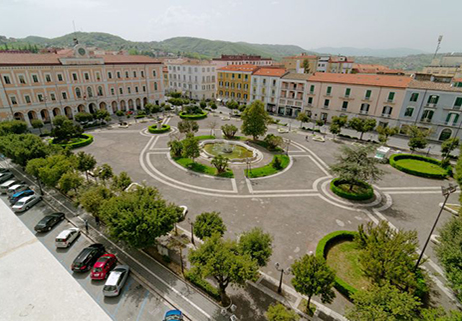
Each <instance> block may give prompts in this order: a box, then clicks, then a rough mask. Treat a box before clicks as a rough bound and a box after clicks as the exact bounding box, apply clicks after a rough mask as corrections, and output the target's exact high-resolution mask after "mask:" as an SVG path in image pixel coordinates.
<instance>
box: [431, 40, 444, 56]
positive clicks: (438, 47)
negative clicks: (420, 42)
mask: <svg viewBox="0 0 462 321" xmlns="http://www.w3.org/2000/svg"><path fill="white" fill-rule="evenodd" d="M441 40H443V35H439V36H438V44H437V45H436V50H435V54H434V55H433V59H435V57H436V54H437V53H438V50H440V44H441Z"/></svg>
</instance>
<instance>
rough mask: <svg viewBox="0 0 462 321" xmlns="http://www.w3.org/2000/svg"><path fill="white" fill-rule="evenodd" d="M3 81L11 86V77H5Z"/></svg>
mask: <svg viewBox="0 0 462 321" xmlns="http://www.w3.org/2000/svg"><path fill="white" fill-rule="evenodd" d="M19 77H21V76H19ZM3 80H4V81H5V84H7V85H9V84H11V80H10V76H3Z"/></svg>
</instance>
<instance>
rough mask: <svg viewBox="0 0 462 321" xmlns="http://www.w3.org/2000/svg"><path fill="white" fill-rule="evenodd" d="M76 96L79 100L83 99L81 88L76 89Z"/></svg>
mask: <svg viewBox="0 0 462 321" xmlns="http://www.w3.org/2000/svg"><path fill="white" fill-rule="evenodd" d="M75 95H76V96H77V98H81V97H82V92H81V91H80V88H75Z"/></svg>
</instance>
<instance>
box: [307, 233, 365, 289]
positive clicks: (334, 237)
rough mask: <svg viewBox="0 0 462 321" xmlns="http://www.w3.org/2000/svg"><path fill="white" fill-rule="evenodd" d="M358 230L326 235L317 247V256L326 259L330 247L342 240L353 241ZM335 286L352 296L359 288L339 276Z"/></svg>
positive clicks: (336, 278)
mask: <svg viewBox="0 0 462 321" xmlns="http://www.w3.org/2000/svg"><path fill="white" fill-rule="evenodd" d="M357 234H358V232H353V231H336V232H332V233H329V234H327V235H326V236H324V237H323V238H322V239H321V240H320V241H319V243H318V246H317V247H316V256H317V257H319V258H323V259H326V258H327V253H328V252H329V249H330V248H331V247H332V246H333V245H335V244H336V243H338V242H340V241H353V239H354V238H355V236H356V235H357ZM334 287H335V288H336V289H337V290H338V291H339V292H340V293H342V294H343V295H345V296H346V297H348V298H350V297H351V295H352V294H354V293H355V292H357V291H358V290H357V289H356V288H354V287H353V286H351V285H349V284H348V283H346V282H345V281H343V280H342V279H341V278H339V277H337V276H336V277H335V284H334Z"/></svg>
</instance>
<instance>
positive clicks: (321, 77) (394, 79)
mask: <svg viewBox="0 0 462 321" xmlns="http://www.w3.org/2000/svg"><path fill="white" fill-rule="evenodd" d="M411 80H412V78H411V77H407V76H391V75H383V76H382V75H368V74H336V73H322V72H317V73H314V74H313V75H311V76H310V77H309V80H308V81H310V82H311V81H312V82H327V83H338V84H349V85H365V86H377V87H395V88H406V87H407V86H408V85H409V83H410V82H411Z"/></svg>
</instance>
